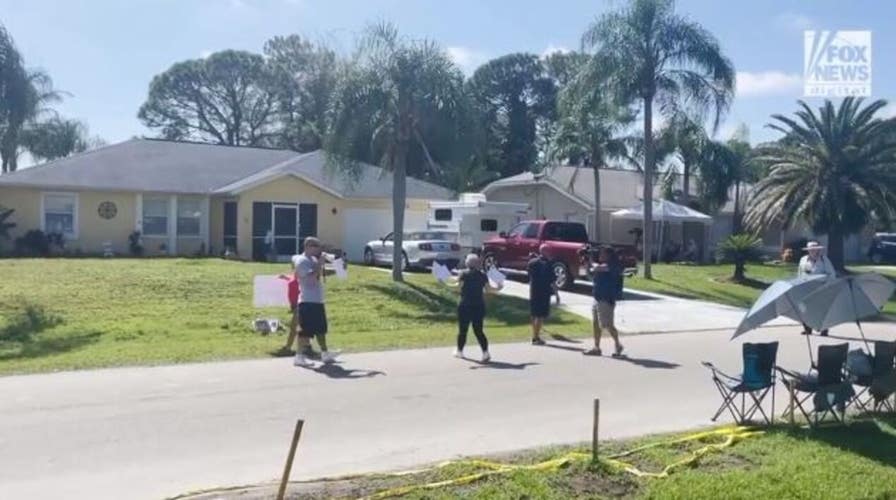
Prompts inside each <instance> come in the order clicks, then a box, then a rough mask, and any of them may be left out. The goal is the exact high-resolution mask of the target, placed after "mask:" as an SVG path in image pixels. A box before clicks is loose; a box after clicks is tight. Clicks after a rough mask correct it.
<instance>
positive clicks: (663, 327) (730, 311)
mask: <svg viewBox="0 0 896 500" xmlns="http://www.w3.org/2000/svg"><path fill="white" fill-rule="evenodd" d="M501 293H504V294H507V295H512V296H515V297H521V298H526V299H528V297H529V285H527V284H525V283H520V282H517V281H512V280H508V281H506V282H505V283H504V289H503V290H502V291H501ZM589 293H590V284H589V283H587V282H576V288H575V291H573V292H563V291H561V292H560V306H559V307H560V308H561V309H564V310H567V311H569V312H572V313H574V314H578V315H580V316H583V317H585V318H591V304H592V302H593V300H592V298H591V296H590V295H589ZM553 303H554V302H552V304H553ZM744 312H745V311H744V310H743V309H740V308H738V307H731V306H725V305H721V304H716V303H713V302H704V301H699V300H687V299H680V298H676V297H670V296H667V295H660V294H657V293H648V292H642V291H639V290H630V289H626V290H625V292H624V296H623V300H621V301H619V302H618V303H617V305H616V327H617V328H619V330H620V331H622V332H624V333H672V332H699V331H706V330H726V329H727V330H734V329H735V328H737V326H738V325H739V324H740V321H741V319H743V317H744ZM767 326H768V327H782V326H784V327H793V326H796V323H795V322H793V321H791V320H788V319H776V320H774V321H771V322H769V323H768V324H767Z"/></svg>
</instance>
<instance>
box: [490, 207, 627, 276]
mask: <svg viewBox="0 0 896 500" xmlns="http://www.w3.org/2000/svg"><path fill="white" fill-rule="evenodd" d="M543 244H544V245H547V246H548V252H547V253H548V256H549V257H550V259H551V261H552V262H553V267H554V275H555V276H556V278H557V281H556V282H557V287H559V288H562V289H569V288H570V287H572V284H573V282H574V281H575V278H576V277H587V276H588V266H587V264H586V262H587V261H588V254H589V253H591V254H592V256H593V257H594V258H595V259H596V257H597V255H596V253H597V249H598V248H599V246H600V245H599V244H597V243H591V242H590V241H588V231H587V230H586V229H585V225H584V224H582V223H580V222H561V221H551V220H533V221H524V222H520V223H519V224H517V225H516V226H514V227H513V228H512V229H511V230H510V231H507V232H506V233H505V232H502V233H500V235H499V236H498V237H497V238H492V239H490V240H487V241H485V242H484V243H483V245H482V255H483V258H484V264H485V267H486V268H490V267H499V268H505V269H513V270H517V271H525V270H526V267H527V265H528V263H529V257H530V255H531V254H533V253H538V249H539V248H540V247H541V245H543ZM613 247H614V248H615V249H616V251H617V252H618V255H619V258H620V260H621V261H622V265H623V266H624V267H626V268H633V267H637V266H638V258H637V253H636V251H635V247H634V246H631V245H613Z"/></svg>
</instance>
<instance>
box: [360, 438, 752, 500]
mask: <svg viewBox="0 0 896 500" xmlns="http://www.w3.org/2000/svg"><path fill="white" fill-rule="evenodd" d="M762 433H763V432H762V431H757V430H755V429H752V428H750V427H742V426H738V427H723V428H720V429H714V430H710V431H705V432H698V433H695V434H690V435H687V436H684V437H681V438H678V439H672V440H667V441H658V442H655V443H650V444H646V445H644V446H639V447H637V448H634V449H631V450H628V451H625V452H622V453H618V454H615V455H611V456H609V457H600V458H599V459H598V460H599V461H600V462H601V463H603V464H605V465H608V466H610V467H612V468H615V469H617V470H621V471H624V472H627V473H629V474H632V475H635V476H637V477H645V478H657V479H659V478H665V477H668V476H669V475H670V474H671V473H672V472H673V471H674V470H675V469H679V468H682V467H687V466H690V465H692V464H694V463H696V462H697V461H698V460H700V458H701V457H703V456H705V455H707V454H709V453H717V452H720V451H722V450H724V449H725V448H728V447H730V446H733V445H734V444H735V443H738V442H740V441H742V440H744V439H747V438H749V437H753V436H757V435H760V434H762ZM710 437H725V440H724V441H723V442H721V443H714V444H709V445H706V446H704V447H702V448H699V449H697V450H695V451H693V452H691V454H690V455H689V456H687V457H685V458H683V459H682V460H679V461H677V462H673V463H671V464H669V465H667V466H666V467H665V468H664V469H663V470H662V471H660V472H644V471H641V470H640V469H638V468H637V467H635V466H634V465H632V464H629V463H627V462H623V461H622V460H620V458H623V457H628V456H631V455H635V454H637V453H640V452H642V451H645V450H648V449H651V448H658V447H663V446H672V445H676V444H681V443H686V442H691V441H700V440H703V439H707V438H710ZM590 459H591V454H589V453H582V452H571V453H567V454H565V455H563V456H560V457H557V458H553V459H550V460H546V461H544V462H540V463H537V464H530V465H515V464H502V463H499V462H492V461H488V460H479V459H471V460H455V461H449V462H443V463H441V464H439V465H437V466H436V467H434V468H431V469H424V470H419V471H415V472H414V473H415V474H416V473H420V472H428V471H432V470H435V469H438V468H444V467H447V466H450V465H468V466H471V467H476V468H480V469H487V470H485V471H482V472H477V473H473V474H468V475H465V476H461V477H458V478H454V479H447V480H443V481H437V482H432V483H425V484H413V485H406V486H399V487H396V488H390V489H387V490H383V491H380V492H377V493H375V494H373V495H370V496H367V497H362V498H361V499H360V500H382V499H385V498H395V497H400V496H404V495H407V494H409V493H413V492H416V491H425V490H433V489H438V488H445V487H449V486H464V485H467V484H470V483H473V482H475V481H479V480H481V479H484V478H486V477H489V476H495V475H499V474H507V473H510V472H515V471H521V470H528V471H555V470H558V469H560V468H562V467H565V466H567V465H569V464H570V463H573V462H581V461H586V460H590ZM400 475H407V473H391V474H376V475H375V476H376V477H397V476H400ZM371 476H372V475H367V476H365V475H359V476H358V477H371Z"/></svg>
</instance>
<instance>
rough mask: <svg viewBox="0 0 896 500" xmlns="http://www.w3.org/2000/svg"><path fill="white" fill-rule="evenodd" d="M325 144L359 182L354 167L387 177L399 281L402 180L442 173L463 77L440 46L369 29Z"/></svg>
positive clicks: (388, 28) (382, 28)
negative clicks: (419, 169) (419, 171)
mask: <svg viewBox="0 0 896 500" xmlns="http://www.w3.org/2000/svg"><path fill="white" fill-rule="evenodd" d="M334 104H335V107H336V108H335V109H334V110H333V117H334V118H333V125H332V130H331V132H330V135H329V137H328V138H327V140H326V142H325V145H326V150H327V151H328V153H329V155H328V157H329V158H330V160H331V164H332V165H334V166H335V167H336V168H338V169H339V170H341V171H342V172H343V173H345V174H348V175H349V176H350V177H354V178H356V179H357V178H358V176H359V175H360V169H359V163H358V162H359V161H365V160H368V161H372V162H375V163H377V164H378V165H380V166H381V167H383V168H384V169H385V170H388V171H390V172H391V173H392V179H393V187H392V223H393V233H394V251H393V255H392V278H393V280H395V281H402V274H401V271H402V267H403V263H404V262H403V260H404V259H403V255H402V250H401V248H402V240H403V238H402V236H403V234H402V233H403V230H404V209H405V203H406V198H407V196H406V177H407V175H408V173H409V172H410V173H415V172H414V171H413V170H412V169H413V168H414V167H416V166H417V165H424V166H425V168H426V169H428V170H429V171H430V172H435V171H439V170H440V166H439V164H438V163H437V159H438V158H440V154H441V153H442V151H440V150H439V149H438V148H437V149H433V148H431V147H430V145H431V142H430V140H429V139H430V138H432V137H434V136H438V137H439V140H435V141H433V142H432V144H439V145H440V146H441V145H443V144H445V143H446V141H445V140H444V137H445V133H446V130H449V129H451V128H452V127H453V126H455V124H456V120H455V118H456V116H457V113H458V110H459V108H460V107H461V106H462V105H463V76H462V74H461V72H460V70H459V69H458V68H457V67H456V66H455V65H454V63H453V62H451V59H450V58H449V57H448V55H447V54H446V53H445V51H443V50H442V49H441V48H440V47H439V46H438V45H436V44H435V43H433V42H431V41H428V40H407V39H404V38H401V37H400V36H399V34H398V31H397V30H396V29H395V27H394V26H392V25H390V24H380V25H376V26H371V27H369V28H368V29H367V31H366V34H365V36H364V37H363V39H362V42H361V45H360V47H359V53H358V60H357V61H356V62H355V64H354V65H353V67H351V68H349V69H348V70H347V72H346V74H345V75H343V78H342V84H341V88H340V89H339V90H338V91H337V98H336V99H335V101H334Z"/></svg>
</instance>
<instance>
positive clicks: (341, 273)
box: [333, 259, 348, 280]
mask: <svg viewBox="0 0 896 500" xmlns="http://www.w3.org/2000/svg"><path fill="white" fill-rule="evenodd" d="M333 269H334V270H335V271H336V277H337V278H339V279H341V280H344V279H346V278H348V270H347V269H346V268H345V261H344V260H342V259H336V260H334V261H333Z"/></svg>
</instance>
